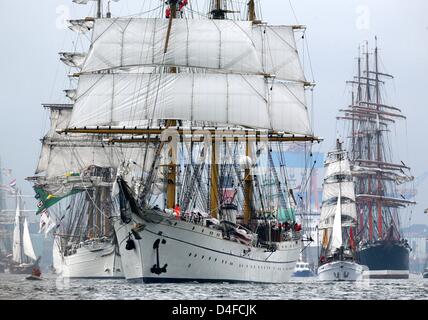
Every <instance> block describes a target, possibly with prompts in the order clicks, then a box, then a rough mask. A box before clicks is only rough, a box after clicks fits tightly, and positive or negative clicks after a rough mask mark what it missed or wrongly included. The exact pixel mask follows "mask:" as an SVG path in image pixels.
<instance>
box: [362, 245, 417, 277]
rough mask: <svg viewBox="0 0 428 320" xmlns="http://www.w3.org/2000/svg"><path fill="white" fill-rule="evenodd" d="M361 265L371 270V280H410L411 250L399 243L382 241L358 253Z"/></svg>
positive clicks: (369, 272)
mask: <svg viewBox="0 0 428 320" xmlns="http://www.w3.org/2000/svg"><path fill="white" fill-rule="evenodd" d="M357 259H358V262H359V263H360V264H363V265H366V266H367V267H368V268H369V271H368V274H369V276H370V278H371V279H408V278H409V249H408V248H407V247H406V246H405V245H404V244H403V243H401V242H399V241H394V240H392V241H388V240H384V241H380V242H378V243H374V244H372V245H367V246H365V247H363V248H362V249H360V250H358V251H357Z"/></svg>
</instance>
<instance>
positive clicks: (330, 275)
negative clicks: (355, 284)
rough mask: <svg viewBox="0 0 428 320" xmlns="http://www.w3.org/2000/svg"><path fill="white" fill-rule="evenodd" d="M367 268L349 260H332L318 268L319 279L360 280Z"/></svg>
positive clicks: (363, 277)
mask: <svg viewBox="0 0 428 320" xmlns="http://www.w3.org/2000/svg"><path fill="white" fill-rule="evenodd" d="M367 270H368V268H367V267H366V266H362V265H359V264H357V263H355V262H351V261H333V262H330V263H326V264H323V265H322V266H320V267H319V268H318V279H319V280H321V281H361V280H363V279H365V274H364V273H365V272H367Z"/></svg>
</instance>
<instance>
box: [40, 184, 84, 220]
mask: <svg viewBox="0 0 428 320" xmlns="http://www.w3.org/2000/svg"><path fill="white" fill-rule="evenodd" d="M34 191H36V195H35V198H36V199H38V200H40V201H39V202H38V204H37V207H38V208H39V209H38V210H37V212H36V215H38V214H40V213H42V212H43V210H45V209H47V208H49V207H51V206H53V205H54V204H56V203H57V202H59V201H60V200H62V199H64V198H66V197H68V196H71V195H73V194H76V193H79V192H82V191H83V190H71V192H69V193H67V194H66V195H63V196H55V195H53V194H51V193H48V192H46V191H45V190H43V189H42V188H41V187H38V186H35V187H34Z"/></svg>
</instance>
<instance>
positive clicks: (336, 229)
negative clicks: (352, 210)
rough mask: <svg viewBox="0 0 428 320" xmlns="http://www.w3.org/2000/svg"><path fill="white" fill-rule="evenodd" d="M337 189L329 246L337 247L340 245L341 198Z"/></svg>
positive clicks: (341, 241)
mask: <svg viewBox="0 0 428 320" xmlns="http://www.w3.org/2000/svg"><path fill="white" fill-rule="evenodd" d="M341 198H342V197H341V192H340V190H339V198H338V199H337V206H336V212H335V215H334V222H333V230H332V233H331V248H332V249H333V250H334V249H339V248H340V247H341V246H342V243H343V240H342V205H341V202H342V199H341Z"/></svg>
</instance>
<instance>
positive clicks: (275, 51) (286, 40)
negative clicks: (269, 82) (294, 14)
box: [253, 24, 306, 81]
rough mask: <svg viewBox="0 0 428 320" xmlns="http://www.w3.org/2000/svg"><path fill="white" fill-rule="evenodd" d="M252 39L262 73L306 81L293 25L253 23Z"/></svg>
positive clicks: (279, 77)
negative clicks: (260, 63)
mask: <svg viewBox="0 0 428 320" xmlns="http://www.w3.org/2000/svg"><path fill="white" fill-rule="evenodd" d="M253 41H254V45H255V46H256V49H257V54H258V56H259V59H260V61H261V62H262V66H263V72H264V73H266V74H271V75H275V76H276V78H277V79H283V80H289V81H306V80H305V75H304V72H303V68H302V65H301V62H300V59H299V53H298V51H297V46H296V40H295V37H294V30H293V27H291V26H270V25H264V24H262V25H254V26H253Z"/></svg>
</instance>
